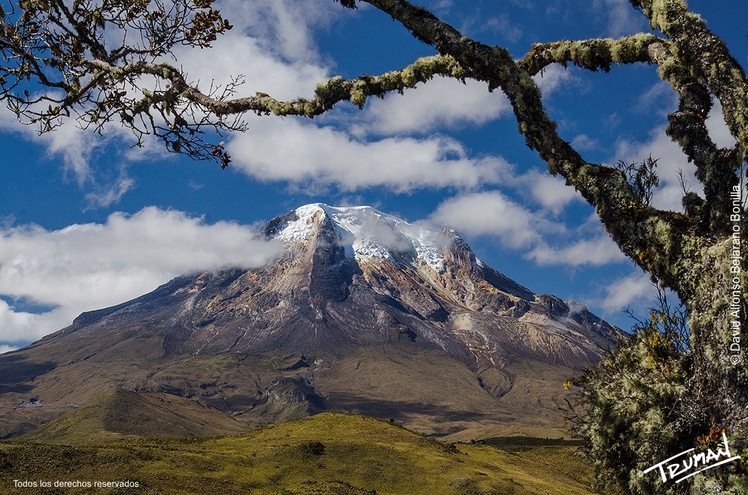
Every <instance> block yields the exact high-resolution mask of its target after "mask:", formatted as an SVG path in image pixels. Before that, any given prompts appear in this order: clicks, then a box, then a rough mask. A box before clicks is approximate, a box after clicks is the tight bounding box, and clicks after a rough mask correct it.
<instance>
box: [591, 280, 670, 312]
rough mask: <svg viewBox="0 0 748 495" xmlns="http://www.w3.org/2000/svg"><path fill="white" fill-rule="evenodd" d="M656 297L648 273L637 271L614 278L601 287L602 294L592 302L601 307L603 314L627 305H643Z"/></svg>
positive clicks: (622, 308)
mask: <svg viewBox="0 0 748 495" xmlns="http://www.w3.org/2000/svg"><path fill="white" fill-rule="evenodd" d="M656 297H657V289H656V287H655V286H654V285H652V282H651V280H650V278H649V275H648V274H646V273H644V272H642V271H637V272H636V273H633V274H631V275H628V276H626V277H623V278H619V279H617V280H615V281H614V282H613V283H612V284H610V285H609V286H608V287H605V288H604V289H603V296H602V297H601V298H600V299H598V300H597V301H594V303H595V304H596V305H598V306H600V307H602V308H603V311H604V312H605V314H615V313H620V312H621V311H623V310H625V309H627V308H628V307H632V308H634V307H643V306H646V305H647V304H650V303H651V302H652V301H653V300H654V299H655V298H656Z"/></svg>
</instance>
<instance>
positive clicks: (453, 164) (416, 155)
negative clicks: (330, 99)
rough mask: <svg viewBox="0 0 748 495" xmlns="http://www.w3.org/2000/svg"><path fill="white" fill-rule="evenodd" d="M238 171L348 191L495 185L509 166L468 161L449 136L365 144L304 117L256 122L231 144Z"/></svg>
mask: <svg viewBox="0 0 748 495" xmlns="http://www.w3.org/2000/svg"><path fill="white" fill-rule="evenodd" d="M227 148H228V150H229V152H230V153H231V155H232V157H233V160H234V162H233V163H234V166H235V168H238V169H240V170H242V171H243V172H244V173H246V174H248V175H250V176H252V177H256V178H258V179H261V180H275V181H288V182H290V183H292V184H294V185H297V186H301V187H310V188H314V187H319V186H329V185H336V186H337V187H339V188H340V189H342V190H344V191H354V190H356V189H359V188H366V187H374V186H385V187H389V188H391V189H393V190H394V191H397V192H407V191H411V190H414V189H417V188H427V187H459V188H471V187H476V186H478V185H481V184H484V185H485V184H491V183H496V182H497V181H499V180H500V177H501V172H502V171H503V170H507V169H508V168H509V166H508V164H507V163H506V162H505V161H504V160H502V159H501V158H497V157H485V158H479V159H471V158H468V156H467V152H466V150H465V149H464V148H463V146H462V145H461V144H460V143H458V142H457V141H455V140H454V139H451V138H449V137H445V136H438V135H437V136H431V137H428V138H424V139H414V138H386V139H382V140H379V141H372V142H366V141H361V140H357V139H355V138H353V137H351V136H350V135H349V134H347V133H345V132H341V131H337V130H335V129H333V128H331V127H317V126H315V125H313V124H311V123H309V122H305V121H302V120H300V119H296V118H293V119H286V120H280V119H252V121H251V122H250V129H249V130H248V131H247V132H246V133H243V134H239V135H235V136H234V138H233V139H232V140H231V141H230V142H229V144H228V145H227Z"/></svg>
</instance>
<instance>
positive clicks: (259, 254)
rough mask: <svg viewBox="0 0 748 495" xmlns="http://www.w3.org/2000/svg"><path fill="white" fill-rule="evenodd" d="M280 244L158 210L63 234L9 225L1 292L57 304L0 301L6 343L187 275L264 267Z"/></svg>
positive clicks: (2, 244)
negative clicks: (38, 309)
mask: <svg viewBox="0 0 748 495" xmlns="http://www.w3.org/2000/svg"><path fill="white" fill-rule="evenodd" d="M280 247H281V246H280V245H279V244H277V243H269V242H264V241H260V240H257V239H255V238H254V231H253V230H252V229H250V228H249V227H246V226H242V225H238V224H234V223H228V222H218V223H215V224H206V223H205V222H204V221H203V220H202V219H201V218H192V217H189V216H187V215H186V214H184V213H182V212H179V211H164V210H160V209H158V208H154V207H148V208H144V209H143V210H141V211H139V212H138V213H136V214H134V215H126V214H123V213H113V214H112V215H110V216H109V218H108V219H107V221H106V223H104V224H83V225H78V224H76V225H71V226H69V227H66V228H64V229H61V230H56V231H47V230H45V229H43V228H41V227H39V226H33V225H25V226H20V227H10V228H6V229H3V230H2V236H0V253H2V254H0V294H2V295H4V296H6V297H9V298H11V299H16V300H17V299H21V298H22V299H26V300H29V301H33V302H35V303H37V304H41V305H46V306H51V307H54V308H55V309H53V310H51V311H47V312H44V313H41V314H34V313H29V312H24V311H16V309H15V308H14V307H13V306H12V305H9V304H8V303H7V302H6V301H3V300H0V342H15V341H24V340H25V341H28V340H34V339H37V338H40V337H41V336H43V335H46V334H48V333H50V332H52V331H55V330H58V329H60V328H62V327H64V326H65V325H68V324H70V322H71V320H72V319H73V318H74V317H75V316H77V315H78V314H80V313H81V312H82V311H88V310H92V309H97V308H102V307H106V306H109V305H112V304H117V303H120V302H122V301H125V300H128V299H131V298H134V297H137V296H139V295H142V294H144V293H146V292H148V291H150V290H153V289H154V288H155V287H157V286H158V285H160V284H162V283H165V282H166V281H168V280H169V279H171V278H173V277H175V276H177V275H180V274H182V273H185V272H189V271H194V270H211V269H217V268H221V267H226V266H240V267H251V266H259V265H262V264H264V263H266V262H267V261H268V260H269V259H271V258H272V257H273V256H275V255H276V254H277V253H278V252H279V251H280Z"/></svg>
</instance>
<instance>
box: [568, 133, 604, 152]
mask: <svg viewBox="0 0 748 495" xmlns="http://www.w3.org/2000/svg"><path fill="white" fill-rule="evenodd" d="M571 146H572V147H573V148H574V149H575V150H577V151H594V150H597V149H600V147H601V144H600V141H599V140H597V139H593V138H591V137H589V136H588V135H587V134H579V135H578V136H575V137H574V139H572V140H571Z"/></svg>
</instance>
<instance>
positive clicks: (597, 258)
mask: <svg viewBox="0 0 748 495" xmlns="http://www.w3.org/2000/svg"><path fill="white" fill-rule="evenodd" d="M548 212H549V210H548V209H540V210H536V211H531V210H530V209H528V208H526V207H525V206H523V205H520V204H518V203H517V202H515V201H513V200H512V199H510V198H508V197H507V196H506V195H504V194H503V193H501V192H499V191H484V192H477V193H469V194H463V195H460V196H457V197H454V198H451V199H448V200H446V201H444V202H443V203H441V204H440V205H439V206H438V207H437V209H436V210H435V211H434V212H433V213H432V214H431V216H430V217H429V220H430V221H431V222H432V223H437V224H446V225H449V226H452V227H455V228H457V229H458V231H459V232H460V233H462V234H464V235H466V236H488V237H494V238H497V239H498V240H499V242H500V243H501V244H502V245H503V246H505V247H507V248H510V249H514V250H517V251H521V252H524V253H525V254H524V256H525V258H527V259H531V260H533V261H535V262H536V263H537V264H539V265H568V266H581V265H592V266H602V265H608V264H614V263H621V262H623V261H625V260H626V257H625V256H624V255H623V254H622V253H621V252H620V250H619V249H618V247H617V246H616V245H615V243H614V242H613V241H612V240H611V239H610V237H609V236H608V235H607V234H606V233H605V231H604V230H603V228H602V226H601V224H600V222H599V221H597V217H590V219H588V221H587V222H585V223H583V224H582V225H580V226H577V227H575V228H569V227H567V226H566V225H565V224H563V223H560V222H555V221H553V220H552V218H551V217H549V215H548ZM550 239H553V241H550Z"/></svg>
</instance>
